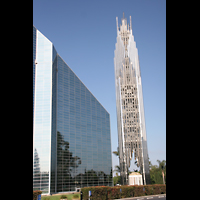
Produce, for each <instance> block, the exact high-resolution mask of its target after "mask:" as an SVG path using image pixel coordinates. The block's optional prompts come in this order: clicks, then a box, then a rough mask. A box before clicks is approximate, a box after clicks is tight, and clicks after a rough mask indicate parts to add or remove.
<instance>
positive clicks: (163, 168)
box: [157, 160, 166, 184]
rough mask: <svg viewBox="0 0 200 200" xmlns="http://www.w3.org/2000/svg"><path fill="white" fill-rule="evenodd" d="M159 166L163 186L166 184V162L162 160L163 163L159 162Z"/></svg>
mask: <svg viewBox="0 0 200 200" xmlns="http://www.w3.org/2000/svg"><path fill="white" fill-rule="evenodd" d="M157 162H158V164H159V169H161V170H162V177H163V184H165V175H164V170H165V172H166V161H165V160H162V162H161V161H160V160H157Z"/></svg>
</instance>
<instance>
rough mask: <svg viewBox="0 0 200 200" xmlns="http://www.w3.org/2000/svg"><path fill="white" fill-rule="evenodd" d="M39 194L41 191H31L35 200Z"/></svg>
mask: <svg viewBox="0 0 200 200" xmlns="http://www.w3.org/2000/svg"><path fill="white" fill-rule="evenodd" d="M39 194H42V191H40V190H35V191H33V200H37V196H38V195H39Z"/></svg>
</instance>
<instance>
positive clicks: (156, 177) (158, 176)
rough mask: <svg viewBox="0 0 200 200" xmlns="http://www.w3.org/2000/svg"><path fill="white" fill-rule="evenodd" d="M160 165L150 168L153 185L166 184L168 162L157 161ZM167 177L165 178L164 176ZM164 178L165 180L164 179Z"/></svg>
mask: <svg viewBox="0 0 200 200" xmlns="http://www.w3.org/2000/svg"><path fill="white" fill-rule="evenodd" d="M157 162H158V164H159V166H158V165H152V164H151V167H150V179H151V184H163V183H164V184H165V183H166V161H165V160H163V161H162V162H161V161H159V160H157ZM163 174H164V175H165V177H164V176H163ZM163 177H164V178H163Z"/></svg>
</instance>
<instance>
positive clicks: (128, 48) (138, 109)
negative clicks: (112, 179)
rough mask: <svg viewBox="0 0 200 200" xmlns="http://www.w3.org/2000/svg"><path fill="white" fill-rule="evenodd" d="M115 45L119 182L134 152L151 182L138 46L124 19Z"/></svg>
mask: <svg viewBox="0 0 200 200" xmlns="http://www.w3.org/2000/svg"><path fill="white" fill-rule="evenodd" d="M116 22H117V42H116V45H115V57H114V67H115V87H116V106H117V126H118V145H119V163H120V170H121V173H120V174H121V177H122V183H123V184H128V168H129V167H130V161H131V159H132V156H133V152H134V157H135V160H137V166H138V167H140V172H141V174H142V176H143V183H144V184H149V183H150V175H149V161H148V151H147V138H146V128H145V117H144V105H143V94H142V82H141V75H140V66H139V58H138V50H137V48H136V43H135V41H134V36H133V34H132V25H131V16H130V25H129V24H127V19H126V18H124V13H123V18H122V20H121V25H120V27H118V18H117V17H116Z"/></svg>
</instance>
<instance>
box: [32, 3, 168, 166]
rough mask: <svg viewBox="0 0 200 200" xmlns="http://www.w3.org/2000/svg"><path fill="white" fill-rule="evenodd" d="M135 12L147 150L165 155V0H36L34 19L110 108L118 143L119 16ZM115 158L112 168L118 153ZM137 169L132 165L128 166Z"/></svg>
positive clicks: (113, 135) (153, 155)
mask: <svg viewBox="0 0 200 200" xmlns="http://www.w3.org/2000/svg"><path fill="white" fill-rule="evenodd" d="M123 12H124V13H125V17H126V18H127V20H128V22H129V16H130V15H131V17H132V29H133V35H134V39H135V41H136V46H137V48H138V54H139V60H140V69H141V77H142V86H143V98H144V109H145V120H146V131H147V146H148V153H149V157H150V160H151V162H152V164H154V165H155V164H157V162H156V160H157V159H159V160H166V0H101V1H99V0H84V1H83V0H73V1H72V0H33V24H34V26H35V27H36V28H37V29H38V30H39V31H40V32H42V33H43V34H44V35H45V36H46V37H47V38H48V39H49V40H50V41H51V42H52V43H53V44H54V46H55V48H56V50H57V52H58V54H59V55H60V56H61V57H62V58H63V60H64V61H65V62H66V63H67V64H68V65H69V66H70V68H71V69H72V70H73V71H74V72H75V74H76V75H77V76H78V77H79V78H80V79H81V81H82V82H83V83H84V84H85V85H86V86H87V88H88V89H89V90H90V91H91V92H92V93H93V94H94V96H95V97H96V98H97V99H98V100H99V102H100V103H101V104H102V105H103V106H104V107H105V109H106V110H107V111H108V112H109V113H110V124H111V140H112V151H114V150H116V149H117V146H118V135H117V116H116V100H115V79H114V78H115V77H114V61H113V59H114V50H115V43H116V36H117V32H116V16H118V21H119V23H121V18H122V17H123ZM112 158H113V169H114V166H115V165H118V158H117V157H116V156H114V155H113V156H112ZM133 169H136V167H135V165H132V166H131V168H130V170H133Z"/></svg>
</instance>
